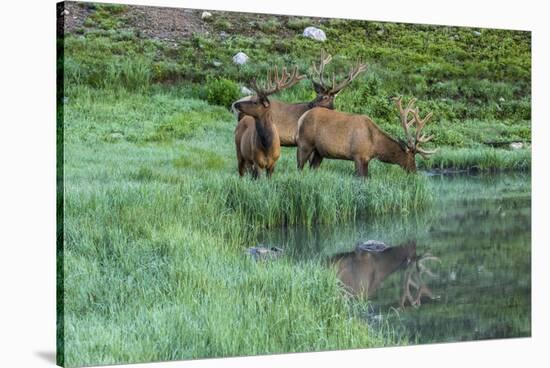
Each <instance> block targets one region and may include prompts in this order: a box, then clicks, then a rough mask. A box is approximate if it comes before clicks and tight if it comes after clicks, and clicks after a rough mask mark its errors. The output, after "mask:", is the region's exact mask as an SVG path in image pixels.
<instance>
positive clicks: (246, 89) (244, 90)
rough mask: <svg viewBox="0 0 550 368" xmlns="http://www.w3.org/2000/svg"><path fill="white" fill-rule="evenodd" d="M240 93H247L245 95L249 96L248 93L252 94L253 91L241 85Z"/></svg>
mask: <svg viewBox="0 0 550 368" xmlns="http://www.w3.org/2000/svg"><path fill="white" fill-rule="evenodd" d="M241 93H242V94H243V95H247V96H250V95H253V94H254V92H252V91H251V90H249V89H248V88H246V87H245V86H242V87H241Z"/></svg>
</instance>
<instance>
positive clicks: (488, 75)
mask: <svg viewBox="0 0 550 368" xmlns="http://www.w3.org/2000/svg"><path fill="white" fill-rule="evenodd" d="M79 6H81V7H87V5H79ZM88 7H91V8H92V9H91V10H89V11H90V14H89V15H88V17H87V18H86V20H85V21H84V22H83V25H82V26H81V27H80V28H78V29H75V30H73V32H72V33H69V35H68V37H66V38H65V48H66V50H68V51H69V52H67V55H66V59H65V63H64V64H63V65H62V67H63V68H64V72H65V75H66V78H67V81H68V82H69V83H70V84H82V85H87V86H91V87H94V88H124V89H127V90H134V91H140V92H141V93H146V92H149V91H151V90H152V89H154V88H155V87H158V86H163V87H164V88H175V89H182V90H183V91H184V92H185V93H184V95H185V96H186V97H191V98H200V99H205V100H208V101H209V102H210V103H214V104H216V103H219V104H222V105H223V104H227V102H228V101H232V100H233V99H234V98H237V97H239V89H238V88H237V86H236V84H239V85H246V84H247V82H248V81H249V79H250V78H251V77H253V76H258V75H262V74H264V73H265V70H266V69H267V68H268V67H269V66H272V65H275V64H277V65H292V64H296V65H298V66H299V67H300V69H301V71H302V72H308V71H309V67H310V65H311V62H312V61H315V60H317V58H318V55H319V51H320V49H321V48H324V49H325V50H326V51H328V52H329V53H331V54H333V55H334V56H335V57H334V60H333V63H332V65H331V66H330V67H329V70H328V71H329V72H330V71H331V69H333V70H336V71H337V72H340V73H341V72H345V71H346V69H347V68H348V67H349V65H350V63H351V62H353V61H355V60H356V59H357V58H362V59H363V60H365V61H366V62H367V63H369V65H370V67H369V70H368V71H367V73H365V74H363V75H362V76H361V77H360V78H359V79H358V81H357V82H355V83H354V85H353V86H351V87H350V88H348V89H346V90H345V91H344V92H343V93H342V94H341V96H339V98H338V100H337V108H338V109H340V110H344V111H350V112H356V113H362V114H367V115H369V116H371V117H372V118H373V119H374V120H375V121H376V122H377V123H378V124H380V125H382V126H383V127H384V128H386V129H388V130H390V131H391V132H392V133H394V134H401V132H400V131H399V129H398V128H399V127H398V126H397V125H398V124H396V112H395V109H394V106H393V104H392V103H391V101H390V100H389V99H388V97H389V96H392V95H396V94H403V95H405V96H415V97H417V98H418V99H419V103H418V105H419V107H420V109H421V110H422V111H433V112H434V116H435V118H434V123H432V124H431V127H430V129H431V130H432V131H433V132H436V133H437V135H436V139H435V140H434V144H435V145H449V146H452V147H469V146H476V145H479V144H481V143H483V142H486V141H500V140H506V141H507V140H518V141H528V140H530V132H531V130H530V118H531V109H530V100H531V84H530V78H531V77H530V75H531V64H530V60H531V48H530V33H529V32H518V31H506V30H491V29H471V28H459V27H440V26H429V25H411V24H393V23H381V22H371V21H345V20H339V19H333V20H330V19H315V18H297V17H274V16H273V17H272V16H254V15H245V14H239V13H222V12H214V14H213V16H212V18H210V19H211V20H209V21H208V22H206V21H202V20H200V11H198V10H197V11H195V12H194V13H191V15H192V16H193V17H194V20H193V21H194V22H199V23H201V24H203V26H204V27H206V28H205V29H204V30H203V31H202V32H195V33H192V34H189V35H185V36H183V35H182V36H180V37H179V38H175V39H171V40H170V41H168V40H162V39H158V38H149V37H146V36H145V35H144V34H147V33H145V32H144V31H143V30H141V29H137V28H135V27H134V25H133V23H135V16H133V14H132V11H131V8H128V7H126V6H122V5H117V6H109V5H94V6H90V5H88ZM152 9H156V8H152ZM308 25H315V26H317V27H320V28H321V29H323V30H324V31H325V32H326V34H327V41H326V42H318V41H314V40H310V39H307V38H304V37H302V36H301V32H302V30H303V28H304V27H305V26H308ZM151 28H154V25H153V26H151ZM174 37H177V35H175V36H174ZM239 51H243V52H245V53H246V54H247V55H249V56H250V61H249V63H247V64H246V65H244V66H237V65H235V64H233V63H232V61H231V58H232V56H233V55H234V54H236V53H237V52H239ZM220 84H221V86H220ZM312 97H313V90H312V88H311V85H310V83H309V82H308V81H304V82H302V83H301V84H300V85H299V86H298V87H296V88H294V89H292V90H289V91H285V93H283V94H282V96H281V98H282V99H284V100H288V101H303V100H308V99H311V98H312Z"/></svg>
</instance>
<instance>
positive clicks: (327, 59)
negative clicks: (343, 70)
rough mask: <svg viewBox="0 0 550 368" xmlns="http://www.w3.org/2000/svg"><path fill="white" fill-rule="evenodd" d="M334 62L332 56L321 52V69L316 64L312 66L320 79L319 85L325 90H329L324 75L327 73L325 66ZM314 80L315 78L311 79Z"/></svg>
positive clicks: (323, 51)
mask: <svg viewBox="0 0 550 368" xmlns="http://www.w3.org/2000/svg"><path fill="white" fill-rule="evenodd" d="M331 61H332V56H331V55H330V54H327V53H326V52H325V50H321V60H320V62H319V67H318V68H317V66H316V65H315V63H313V64H312V69H313V73H314V74H316V75H317V76H318V77H319V84H320V85H321V86H322V87H323V88H324V89H327V87H326V83H325V80H324V78H323V73H324V71H325V66H327V64H329V63H330V62H331ZM311 79H312V80H313V76H312V77H311Z"/></svg>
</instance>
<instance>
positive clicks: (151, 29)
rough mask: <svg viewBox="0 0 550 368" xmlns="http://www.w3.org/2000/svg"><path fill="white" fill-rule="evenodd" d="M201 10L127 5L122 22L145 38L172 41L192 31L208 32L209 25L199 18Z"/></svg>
mask: <svg viewBox="0 0 550 368" xmlns="http://www.w3.org/2000/svg"><path fill="white" fill-rule="evenodd" d="M201 14H202V11H201V10H194V9H178V8H159V7H152V6H129V7H128V10H127V11H126V12H125V14H124V17H123V20H124V23H125V24H126V25H127V26H129V27H132V28H134V29H136V30H138V31H139V32H140V33H141V34H142V36H145V37H147V38H154V39H161V40H166V41H174V40H177V39H179V38H186V37H189V36H191V35H192V34H193V33H201V34H204V33H209V32H210V31H211V29H210V27H209V25H208V24H207V23H206V22H204V21H203V20H202V19H201Z"/></svg>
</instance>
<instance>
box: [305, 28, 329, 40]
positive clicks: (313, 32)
mask: <svg viewBox="0 0 550 368" xmlns="http://www.w3.org/2000/svg"><path fill="white" fill-rule="evenodd" d="M302 35H303V36H304V37H307V38H311V39H314V40H316V41H322V42H324V41H326V39H327V36H326V35H325V32H324V31H323V30H322V29H319V28H315V27H307V28H306V29H304V33H303V34H302Z"/></svg>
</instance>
